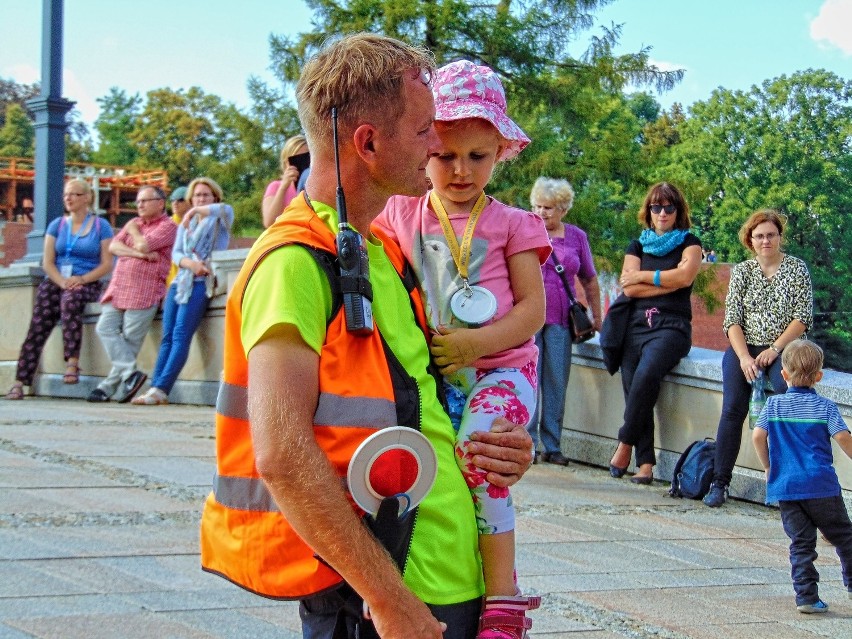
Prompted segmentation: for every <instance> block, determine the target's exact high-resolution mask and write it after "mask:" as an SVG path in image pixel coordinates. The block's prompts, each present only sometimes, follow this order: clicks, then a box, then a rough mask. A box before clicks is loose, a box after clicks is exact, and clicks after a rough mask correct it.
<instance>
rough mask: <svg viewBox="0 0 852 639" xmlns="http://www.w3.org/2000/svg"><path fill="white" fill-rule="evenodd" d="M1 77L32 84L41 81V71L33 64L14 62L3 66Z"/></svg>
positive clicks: (19, 82)
mask: <svg viewBox="0 0 852 639" xmlns="http://www.w3.org/2000/svg"><path fill="white" fill-rule="evenodd" d="M0 77H4V78H7V79H11V80H14V81H15V82H17V83H18V84H32V83H33V82H40V81H41V71H39V70H38V69H37V68H36V67H34V66H32V65H31V64H12V65H9V66H7V67H3V70H2V72H0Z"/></svg>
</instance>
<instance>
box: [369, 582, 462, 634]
mask: <svg viewBox="0 0 852 639" xmlns="http://www.w3.org/2000/svg"><path fill="white" fill-rule="evenodd" d="M403 598H404V601H400V600H397V599H394V600H393V601H388V602H386V603H387V604H388V605H386V606H382V608H381V609H376V608H372V607H371V608H370V609H369V615H368V618H369V619H372V620H373V625H374V626H375V627H376V633H377V634H378V635H379V636H380V637H383V638H384V637H387V638H388V639H442V638H443V636H444V631H445V630H446V629H447V624H445V623H444V622H442V621H438V620H437V619H435V617H434V616H432V611H431V610H429V608H428V607H427V606H426V604H424V603H423V602H422V601H420V600H419V599H418V598H417V597H415V596H414V595H413V594H412V593H411V592H405V593H404V594H403Z"/></svg>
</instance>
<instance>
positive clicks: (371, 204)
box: [305, 162, 389, 236]
mask: <svg viewBox="0 0 852 639" xmlns="http://www.w3.org/2000/svg"><path fill="white" fill-rule="evenodd" d="M341 169H342V167H341ZM341 181H342V182H343V190H344V194H345V197H346V219H347V222H349V224H350V225H351V226H352V227H353V228H354V229H355V230H357V231H358V232H359V233H361V234H362V235H364V236H366V235H369V233H370V224H371V223H372V222H373V220H374V219H376V216H378V214H379V213H381V212H382V210H383V209H384V208H385V204H387V201H388V197H389V196H388V194H386V193H383V192H381V191H380V190H379V189H377V188H376V186H375V183H374V182H372V181H371V180H369V179H364V178H363V177H362V176H360V175H357V174H355V173H354V172H350V173H349V174H348V175H347V174H346V172H344V171H343V170H341ZM305 192H306V193H307V194H308V197H309V198H310V199H312V200H316V201H318V202H322V203H324V204H327V205H329V206H331V207H333V208H335V209H336V208H337V178H336V173H335V170H334V165H333V164H332V165H329V166H323V165H322V164H321V163H317V162H314V164H313V167H312V168H311V174H310V175H309V176H308V182H307V184H306V185H305Z"/></svg>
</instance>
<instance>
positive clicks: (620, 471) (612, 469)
mask: <svg viewBox="0 0 852 639" xmlns="http://www.w3.org/2000/svg"><path fill="white" fill-rule="evenodd" d="M626 472H627V468H619V467H618V466H613V465H612V464H610V465H609V474H610V475H612V476H613V477H615V478H616V479H621V478H622V477H624V473H626Z"/></svg>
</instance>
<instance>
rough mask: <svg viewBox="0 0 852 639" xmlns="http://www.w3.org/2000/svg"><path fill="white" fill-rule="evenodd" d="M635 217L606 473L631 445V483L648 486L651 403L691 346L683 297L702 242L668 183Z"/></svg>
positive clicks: (652, 459)
mask: <svg viewBox="0 0 852 639" xmlns="http://www.w3.org/2000/svg"><path fill="white" fill-rule="evenodd" d="M639 222H640V223H641V224H642V225H643V226H645V230H644V231H643V232H642V234H641V235H640V236H639V239H638V240H633V242H631V243H630V245H629V246H628V247H627V254H626V255H625V256H624V265H623V267H622V270H621V280H620V283H621V286H622V288H623V290H624V295H625V296H626V297H627V298H629V299H630V301H631V304H630V308H629V313H628V315H627V318H626V326H625V331H624V335H623V342H622V347H623V352H622V359H621V383H622V386H623V388H624V400H625V407H624V425H623V426H622V427H621V429H620V430H619V431H618V448H617V449H616V451H615V454H614V455H613V457H612V460H611V461H610V466H609V470H610V474H611V475H612V476H613V477H621V476H623V475H624V473H625V472H626V471H627V467H628V466H629V465H630V457H631V454H632V453H633V450H634V448H635V452H636V466H637V467H638V469H639V470H638V471H637V473H636V474H635V475H634V476H633V477H632V478H631V480H630V481H632V482H633V483H636V484H650V483H651V482H652V481H653V479H654V466H655V465H656V463H657V458H656V455H655V453H654V405H655V404H656V403H657V397H658V395H659V393H660V385H661V384H662V381H663V378H664V377H665V376H666V375H667V374H668V372H669V371H670V370H671V369H672V368H674V367H675V366H676V365H677V363H678V362H679V361H680V359H681V358H682V357H684V356H685V355H686V354H687V353H689V349H690V347H691V345H692V305H691V303H690V295H691V294H692V283H693V281H694V280H695V276H696V275H697V274H698V269H699V267H700V266H701V242H700V241H699V239H698V238H697V237H695V236H694V235H692V233H690V232H689V228H690V226H691V222H690V219H689V206H688V205H687V203H686V200H685V199H684V197H683V195H682V194H681V192H680V191H679V190H678V189H677V188H675V187H674V186H672V185H671V184H668V183H667V182H660V183H658V184H654V185H653V186H652V187H651V188H650V189H649V190H648V193H647V194H646V196H645V200H644V202H643V203H642V208H641V209H640V210H639ZM610 315H612V311H610V314H609V315H608V316H607V318H608V319H609V317H610ZM606 331H607V328H606V327H605V328H604V332H606ZM601 341H602V342H603V341H604V339H603V337H602V338H601Z"/></svg>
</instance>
